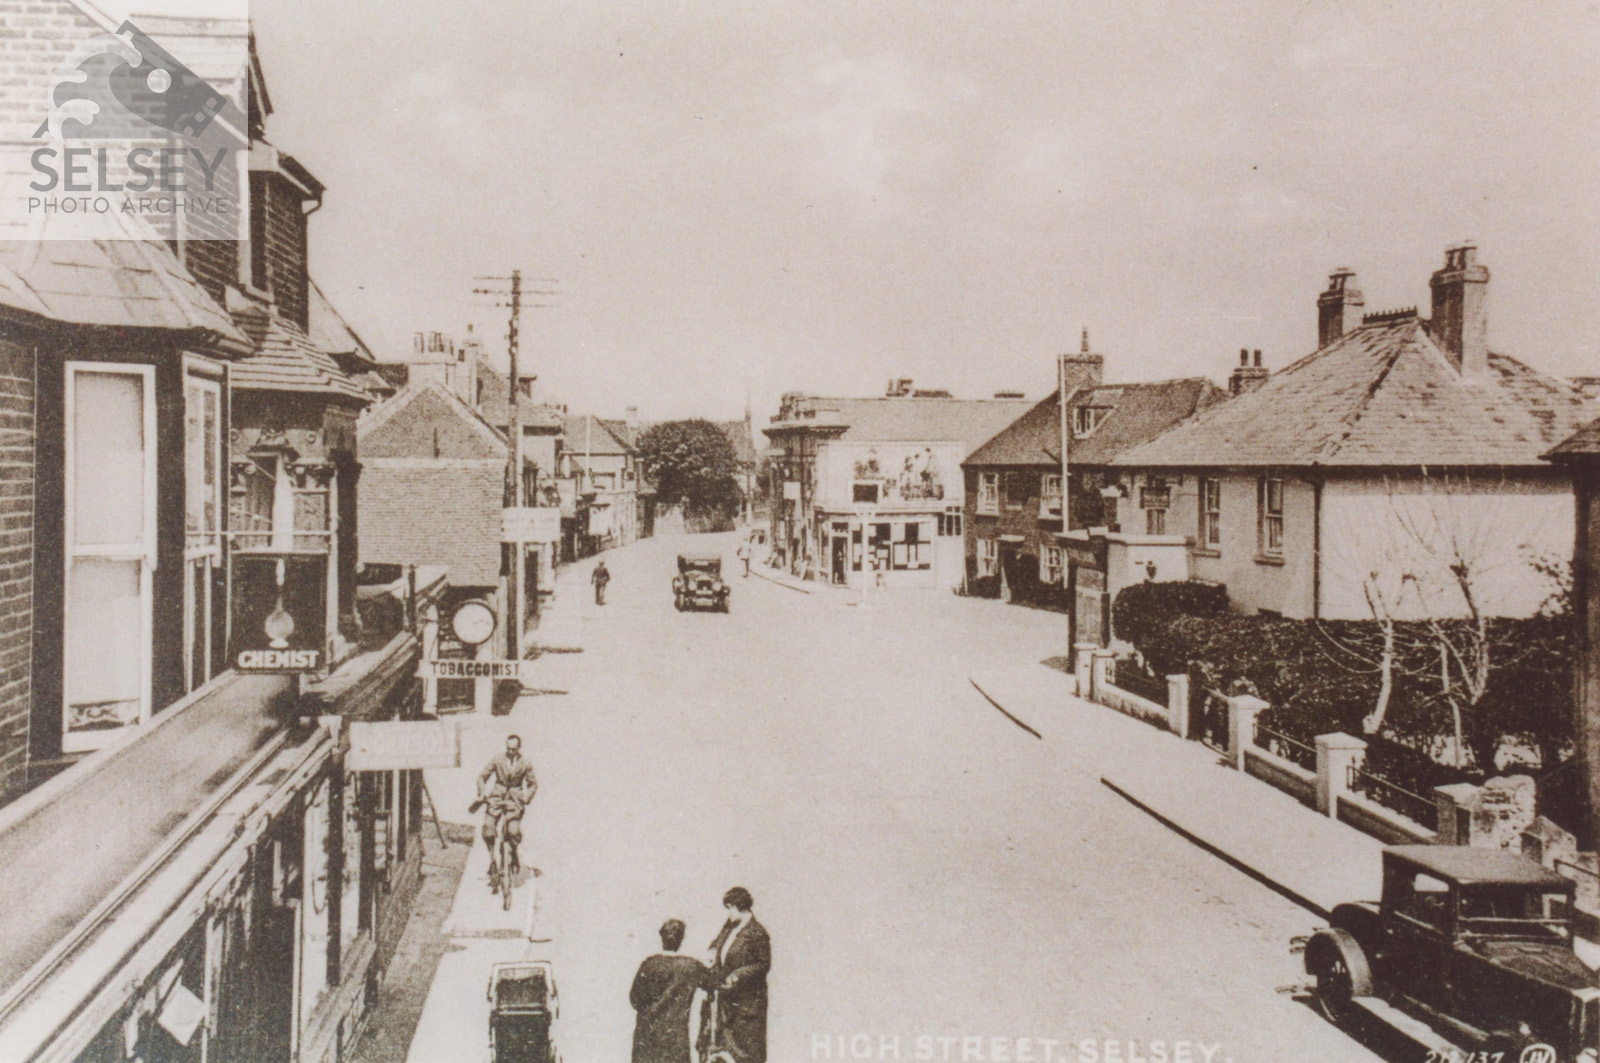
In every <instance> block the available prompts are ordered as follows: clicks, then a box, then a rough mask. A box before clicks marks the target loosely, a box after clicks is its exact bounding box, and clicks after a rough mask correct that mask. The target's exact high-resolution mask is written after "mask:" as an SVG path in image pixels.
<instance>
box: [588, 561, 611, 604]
mask: <svg viewBox="0 0 1600 1063" xmlns="http://www.w3.org/2000/svg"><path fill="white" fill-rule="evenodd" d="M589 580H590V582H592V583H593V584H594V604H596V605H604V604H606V584H608V583H610V582H611V573H610V572H608V571H606V563H605V562H604V561H602V562H600V563H599V564H598V565H596V566H594V575H592V576H590V577H589Z"/></svg>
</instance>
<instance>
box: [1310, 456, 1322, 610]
mask: <svg viewBox="0 0 1600 1063" xmlns="http://www.w3.org/2000/svg"><path fill="white" fill-rule="evenodd" d="M1311 619H1313V620H1321V619H1322V478H1321V477H1320V476H1319V477H1317V478H1316V479H1314V480H1312V481H1311Z"/></svg>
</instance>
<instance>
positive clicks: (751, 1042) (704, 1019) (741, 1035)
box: [699, 886, 772, 1063]
mask: <svg viewBox="0 0 1600 1063" xmlns="http://www.w3.org/2000/svg"><path fill="white" fill-rule="evenodd" d="M722 906H723V907H724V908H726V909H727V910H728V921H727V922H726V923H724V924H723V925H722V930H721V931H720V932H719V933H718V934H717V936H716V939H715V940H713V941H712V942H711V957H710V958H711V976H710V979H709V981H708V983H707V984H708V986H709V988H710V990H711V994H710V996H709V997H708V998H707V999H706V1002H705V1003H704V1004H703V1005H701V1010H700V1039H699V1040H700V1052H701V1055H702V1056H705V1055H707V1054H708V1053H707V1049H708V1047H709V1048H712V1049H716V1048H720V1049H722V1050H723V1051H724V1052H726V1053H727V1054H728V1056H729V1057H730V1058H731V1059H733V1061H734V1063H766V1060H767V970H768V969H769V968H770V967H771V966H772V941H771V939H770V938H768V937H767V928H766V927H764V926H762V925H761V924H760V923H758V922H756V918H755V915H754V914H753V913H752V912H751V909H752V908H753V907H754V906H755V901H754V900H753V899H752V898H751V897H750V891H749V890H747V889H745V888H744V887H743V886H735V887H734V888H733V889H731V890H729V891H728V892H727V893H725V894H723V895H722ZM712 1009H715V1011H716V1015H715V1026H716V1038H717V1041H716V1044H715V1045H712V1044H711V1027H712V1025H713V1021H712V1020H713V1016H712Z"/></svg>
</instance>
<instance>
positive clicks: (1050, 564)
mask: <svg viewBox="0 0 1600 1063" xmlns="http://www.w3.org/2000/svg"><path fill="white" fill-rule="evenodd" d="M1065 578H1066V558H1065V556H1064V552H1063V551H1062V549H1061V547H1059V546H1057V545H1055V544H1054V543H1044V544H1043V545H1041V546H1040V547H1039V581H1040V582H1041V583H1045V584H1048V585H1050V586H1052V587H1054V586H1064V585H1065V582H1064V581H1065Z"/></svg>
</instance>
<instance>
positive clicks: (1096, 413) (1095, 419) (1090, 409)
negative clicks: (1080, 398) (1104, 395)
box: [1072, 406, 1115, 439]
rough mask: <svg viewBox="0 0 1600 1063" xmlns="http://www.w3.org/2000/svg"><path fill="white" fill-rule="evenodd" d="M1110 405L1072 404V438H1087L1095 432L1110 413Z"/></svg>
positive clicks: (1111, 408)
mask: <svg viewBox="0 0 1600 1063" xmlns="http://www.w3.org/2000/svg"><path fill="white" fill-rule="evenodd" d="M1114 408H1115V407H1112V406H1074V407H1073V408H1072V438H1073V439H1088V438H1089V437H1090V436H1092V435H1094V434H1095V431H1096V430H1097V429H1099V427H1100V426H1101V425H1102V424H1105V421H1106V418H1107V417H1109V416H1110V415H1111V411H1112V410H1113V409H1114Z"/></svg>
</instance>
